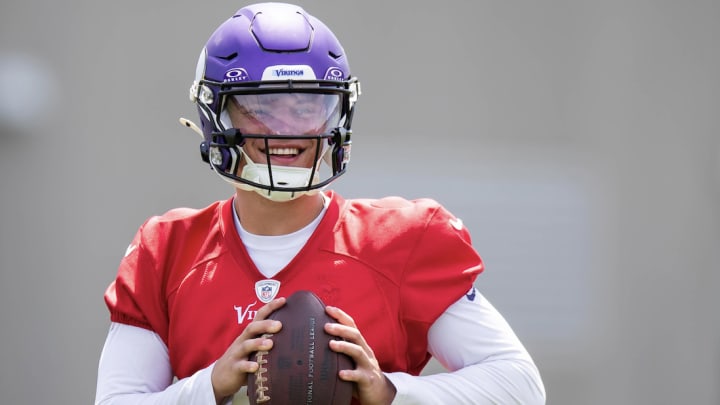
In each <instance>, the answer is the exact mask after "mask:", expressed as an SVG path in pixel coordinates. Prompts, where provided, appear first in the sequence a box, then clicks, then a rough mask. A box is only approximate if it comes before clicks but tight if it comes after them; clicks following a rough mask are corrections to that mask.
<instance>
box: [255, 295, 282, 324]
mask: <svg viewBox="0 0 720 405" xmlns="http://www.w3.org/2000/svg"><path fill="white" fill-rule="evenodd" d="M285 301H286V300H285V297H280V298H276V299H274V300H272V301H270V302H268V303H267V304H265V305H263V306H262V307H261V308H260V309H258V311H257V314H255V318H254V319H255V320H256V321H261V320H263V319H267V317H268V316H270V314H271V313H273V311H275V310H277V309H279V308H280V307H282V306H283V305H285Z"/></svg>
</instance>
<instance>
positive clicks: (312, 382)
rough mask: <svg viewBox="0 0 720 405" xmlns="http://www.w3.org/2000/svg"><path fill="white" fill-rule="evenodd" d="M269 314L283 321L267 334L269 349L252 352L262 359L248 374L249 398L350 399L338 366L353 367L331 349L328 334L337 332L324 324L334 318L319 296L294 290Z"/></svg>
mask: <svg viewBox="0 0 720 405" xmlns="http://www.w3.org/2000/svg"><path fill="white" fill-rule="evenodd" d="M268 318H269V319H275V320H278V321H280V322H282V329H281V330H280V332H278V333H275V334H268V335H266V336H267V337H270V338H271V339H272V340H273V347H272V349H270V350H268V351H260V352H257V353H254V354H253V355H252V356H251V357H250V360H252V361H256V362H258V364H259V365H260V367H259V369H258V371H257V372H255V373H253V374H249V375H248V390H247V392H248V397H249V399H250V404H252V405H257V404H260V405H291V404H305V405H313V404H315V405H348V404H350V401H351V400H352V388H353V387H352V383H350V382H348V381H343V380H341V379H340V378H339V377H338V371H340V370H348V369H353V368H355V367H354V364H353V361H352V359H350V357H348V356H346V355H344V354H341V353H336V352H334V351H332V350H330V346H329V342H330V340H332V339H339V338H337V337H334V336H331V335H329V334H327V333H326V332H325V324H326V323H328V322H335V320H334V319H332V318H331V317H330V316H329V315H327V314H326V313H325V304H324V303H323V302H322V301H321V300H320V298H318V297H317V296H316V295H315V294H313V293H312V292H310V291H297V292H296V293H294V294H292V295H291V296H290V297H288V298H287V301H286V302H285V305H284V306H283V307H281V308H279V309H278V310H276V311H275V312H273V313H272V314H270V316H269V317H268Z"/></svg>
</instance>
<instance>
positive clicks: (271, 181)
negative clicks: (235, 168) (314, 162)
mask: <svg viewBox="0 0 720 405" xmlns="http://www.w3.org/2000/svg"><path fill="white" fill-rule="evenodd" d="M246 158H247V157H246ZM311 176H312V173H311V169H307V168H304V167H288V166H272V169H271V168H270V167H268V165H257V164H254V163H253V164H250V162H248V163H247V164H246V165H245V167H243V169H242V173H241V174H240V177H242V178H243V179H245V180H248V181H250V182H253V183H258V184H263V185H266V186H270V187H271V188H273V189H275V188H299V187H307V186H308V185H309V183H310V177H311Z"/></svg>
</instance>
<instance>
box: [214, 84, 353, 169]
mask: <svg viewBox="0 0 720 405" xmlns="http://www.w3.org/2000/svg"><path fill="white" fill-rule="evenodd" d="M340 105H341V100H340V96H339V95H337V94H315V93H312V94H311V93H269V94H242V95H234V96H231V97H230V98H229V100H228V104H227V111H228V114H229V116H230V120H231V122H232V126H233V127H234V128H237V129H239V130H240V132H241V133H242V134H246V135H271V136H273V138H271V139H267V140H266V139H260V138H246V140H245V144H244V145H243V151H244V153H246V154H247V155H248V157H250V159H251V160H252V161H253V162H256V163H259V164H267V163H268V157H269V159H270V162H269V163H270V165H272V166H276V165H277V166H286V167H305V168H308V167H312V166H313V164H314V163H315V162H316V161H317V160H318V159H319V158H320V154H319V153H318V150H317V142H318V140H317V139H303V138H301V137H300V136H303V135H305V136H308V135H321V134H325V133H327V132H329V131H330V130H331V129H333V128H335V127H337V126H338V122H339V117H340ZM285 136H287V138H285ZM321 147H323V145H321Z"/></svg>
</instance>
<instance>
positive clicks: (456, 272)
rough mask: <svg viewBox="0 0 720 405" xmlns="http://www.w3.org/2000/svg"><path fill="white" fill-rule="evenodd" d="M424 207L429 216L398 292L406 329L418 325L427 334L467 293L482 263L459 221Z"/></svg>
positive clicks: (438, 209) (437, 209) (435, 208)
mask: <svg viewBox="0 0 720 405" xmlns="http://www.w3.org/2000/svg"><path fill="white" fill-rule="evenodd" d="M425 204H430V205H429V206H428V208H427V209H428V210H429V213H430V214H429V216H427V217H426V218H427V219H426V223H425V225H424V228H422V229H421V231H420V235H419V237H418V238H417V244H416V246H415V247H414V248H413V251H412V253H411V255H410V257H409V259H408V262H407V265H406V267H405V269H404V272H403V279H402V284H401V289H400V295H401V297H400V299H401V302H402V303H406V305H403V318H405V319H406V320H407V321H408V324H407V325H408V326H407V327H408V328H413V325H414V324H417V327H418V328H419V330H426V329H427V327H428V326H429V325H431V324H432V323H433V322H434V321H435V320H436V319H437V318H438V317H439V316H440V315H441V314H442V313H443V312H444V311H445V310H446V309H447V308H448V307H449V306H450V305H451V304H452V303H454V302H455V301H457V300H458V298H459V297H461V296H462V295H463V294H464V293H466V292H467V291H469V290H470V288H471V287H472V286H473V282H474V281H475V279H476V277H477V275H478V274H479V273H481V272H482V271H483V263H482V259H481V258H480V255H479V254H478V253H477V251H476V250H475V249H474V248H473V246H472V241H471V238H470V234H469V232H468V230H467V229H466V228H465V227H464V226H463V225H462V221H461V220H460V219H459V218H456V217H455V216H453V215H452V214H451V213H450V212H449V211H447V210H446V209H445V208H443V207H442V206H440V205H437V203H434V202H432V201H430V202H425ZM408 333H409V334H412V333H413V331H412V330H408ZM411 336H412V335H411Z"/></svg>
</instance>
